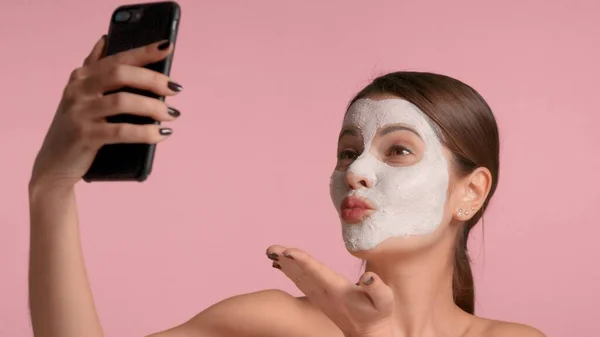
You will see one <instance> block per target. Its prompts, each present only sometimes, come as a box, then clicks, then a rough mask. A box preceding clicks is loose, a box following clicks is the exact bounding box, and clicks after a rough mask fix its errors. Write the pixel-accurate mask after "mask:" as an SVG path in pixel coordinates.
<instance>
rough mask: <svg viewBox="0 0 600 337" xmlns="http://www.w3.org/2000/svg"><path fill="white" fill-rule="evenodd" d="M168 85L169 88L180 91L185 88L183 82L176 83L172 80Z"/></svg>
mask: <svg viewBox="0 0 600 337" xmlns="http://www.w3.org/2000/svg"><path fill="white" fill-rule="evenodd" d="M167 86H168V87H169V89H171V90H173V91H175V92H180V91H181V90H183V87H182V86H181V84H179V83H175V82H172V81H169V83H168V84H167Z"/></svg>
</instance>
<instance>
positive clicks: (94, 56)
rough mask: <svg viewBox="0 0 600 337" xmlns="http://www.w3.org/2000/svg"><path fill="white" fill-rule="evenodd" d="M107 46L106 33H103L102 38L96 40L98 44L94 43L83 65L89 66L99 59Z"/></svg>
mask: <svg viewBox="0 0 600 337" xmlns="http://www.w3.org/2000/svg"><path fill="white" fill-rule="evenodd" d="M105 46H106V35H102V37H101V38H100V40H98V41H97V42H96V44H95V45H94V48H92V51H91V52H90V54H89V55H88V56H87V57H86V58H85V60H84V61H83V65H84V66H89V65H90V64H92V63H94V62H96V61H98V60H99V59H100V58H101V57H102V54H103V53H104V47H105Z"/></svg>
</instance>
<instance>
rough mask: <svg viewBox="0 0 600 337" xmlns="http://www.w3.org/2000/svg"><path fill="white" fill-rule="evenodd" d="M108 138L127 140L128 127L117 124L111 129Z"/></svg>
mask: <svg viewBox="0 0 600 337" xmlns="http://www.w3.org/2000/svg"><path fill="white" fill-rule="evenodd" d="M110 130H111V131H110V133H109V134H108V136H109V137H110V138H114V139H125V138H127V127H126V126H125V125H124V124H120V123H117V124H115V126H114V127H113V128H112V129H110Z"/></svg>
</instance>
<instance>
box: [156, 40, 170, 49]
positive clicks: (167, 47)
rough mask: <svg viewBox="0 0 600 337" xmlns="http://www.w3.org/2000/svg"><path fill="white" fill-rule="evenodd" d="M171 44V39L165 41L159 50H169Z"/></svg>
mask: <svg viewBox="0 0 600 337" xmlns="http://www.w3.org/2000/svg"><path fill="white" fill-rule="evenodd" d="M170 46H171V41H165V42H163V43H161V44H159V45H158V50H167V49H169V47H170Z"/></svg>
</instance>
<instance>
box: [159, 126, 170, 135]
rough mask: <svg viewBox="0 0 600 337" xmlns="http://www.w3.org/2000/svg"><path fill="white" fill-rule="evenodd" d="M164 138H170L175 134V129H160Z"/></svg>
mask: <svg viewBox="0 0 600 337" xmlns="http://www.w3.org/2000/svg"><path fill="white" fill-rule="evenodd" d="M158 132H159V133H160V134H161V135H163V136H169V135H171V134H172V133H173V129H171V128H160V130H159V131H158Z"/></svg>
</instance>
